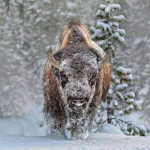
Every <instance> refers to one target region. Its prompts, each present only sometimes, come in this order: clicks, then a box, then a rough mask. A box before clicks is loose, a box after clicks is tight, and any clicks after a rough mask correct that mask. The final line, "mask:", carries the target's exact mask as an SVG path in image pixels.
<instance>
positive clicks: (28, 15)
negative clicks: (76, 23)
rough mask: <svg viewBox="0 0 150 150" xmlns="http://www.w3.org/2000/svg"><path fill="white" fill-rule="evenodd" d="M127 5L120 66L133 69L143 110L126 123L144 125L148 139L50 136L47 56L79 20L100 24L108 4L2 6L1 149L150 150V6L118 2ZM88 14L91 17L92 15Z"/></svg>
mask: <svg viewBox="0 0 150 150" xmlns="http://www.w3.org/2000/svg"><path fill="white" fill-rule="evenodd" d="M114 2H116V3H119V4H120V5H121V6H122V12H121V13H123V15H124V16H125V17H126V22H125V23H124V24H123V28H124V29H125V30H126V32H127V36H126V42H125V44H124V45H121V46H120V45H117V51H116V60H117V64H118V65H122V66H124V67H127V68H128V67H129V68H131V69H132V74H133V78H134V81H133V84H132V89H134V91H135V94H136V97H137V98H138V99H140V100H142V102H143V106H142V110H141V111H139V112H134V113H133V114H131V115H129V116H125V117H124V119H125V120H130V121H134V122H136V123H137V124H143V125H144V126H145V127H146V129H147V136H146V137H130V136H125V135H124V134H123V133H122V132H121V131H120V130H119V129H118V128H117V127H114V126H112V125H105V126H104V127H103V129H102V130H101V133H92V134H91V135H90V137H89V138H88V139H87V140H85V141H70V140H67V139H64V137H62V136H61V135H49V134H47V127H46V124H45V121H44V117H43V113H42V107H43V92H42V71H43V67H44V63H45V60H46V51H47V49H48V48H49V46H50V45H55V44H56V42H57V41H58V37H59V35H60V33H61V31H62V29H63V28H64V26H65V25H66V23H67V22H68V21H69V20H70V19H71V18H73V17H76V18H78V19H80V20H82V21H83V22H84V23H86V24H87V25H88V26H89V27H90V26H91V25H94V23H95V22H94V21H95V12H96V11H97V8H98V6H99V4H101V3H105V1H104V0H92V1H91V0H86V1H84V0H76V1H73V0H64V1H61V0H43V1H34V0H28V1H25V0H2V1H0V150H1V149H10V150H13V149H24V150H25V149H26V150H27V149H36V150H37V149H68V150H69V149H70V150H74V149H128V150H132V149H136V150H149V149H150V138H149V136H148V135H149V131H150V126H149V124H150V88H149V87H150V17H149V16H150V9H149V8H150V1H149V0H142V1H141V0H131V1H130V0H122V1H119V0H114ZM87 14H88V15H87Z"/></svg>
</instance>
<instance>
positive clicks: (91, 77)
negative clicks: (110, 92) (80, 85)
mask: <svg viewBox="0 0 150 150" xmlns="http://www.w3.org/2000/svg"><path fill="white" fill-rule="evenodd" d="M95 79H96V73H93V74H91V76H90V78H89V84H90V85H91V86H93V85H94V83H95Z"/></svg>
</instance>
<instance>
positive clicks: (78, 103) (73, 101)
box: [68, 97, 88, 112]
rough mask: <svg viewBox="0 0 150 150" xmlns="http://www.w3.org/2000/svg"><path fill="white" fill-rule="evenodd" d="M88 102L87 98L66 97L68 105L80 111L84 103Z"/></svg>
mask: <svg viewBox="0 0 150 150" xmlns="http://www.w3.org/2000/svg"><path fill="white" fill-rule="evenodd" d="M87 102H88V98H75V97H69V98H68V106H69V108H71V109H72V110H73V111H76V112H80V111H81V110H82V109H85V107H86V104H87Z"/></svg>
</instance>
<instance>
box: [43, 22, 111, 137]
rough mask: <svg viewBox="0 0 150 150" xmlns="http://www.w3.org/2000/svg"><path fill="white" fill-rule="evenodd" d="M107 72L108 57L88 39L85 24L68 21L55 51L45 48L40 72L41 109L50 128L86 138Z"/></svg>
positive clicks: (105, 85)
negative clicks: (41, 78) (41, 80)
mask: <svg viewBox="0 0 150 150" xmlns="http://www.w3.org/2000/svg"><path fill="white" fill-rule="evenodd" d="M110 75H111V70H110V63H109V59H108V58H107V55H105V53H104V51H103V50H102V49H101V48H99V47H98V46H97V45H96V44H95V43H94V42H93V41H92V40H91V38H90V35H89V33H88V30H87V28H86V26H85V25H84V24H83V23H81V22H80V21H78V20H72V21H70V22H69V24H68V25H67V27H66V28H65V30H64V32H63V33H62V34H61V36H60V41H59V45H58V46H57V47H56V49H55V51H52V50H51V49H50V50H49V53H48V57H47V61H46V64H45V68H44V72H43V89H44V98H45V103H44V113H45V117H46V120H47V124H48V125H49V129H50V131H51V132H62V133H64V134H65V136H66V137H67V138H69V139H86V138H87V137H88V135H89V132H90V130H91V125H92V121H93V118H94V115H95V111H96V109H97V107H98V106H99V104H100V101H101V100H104V99H105V96H106V94H107V91H108V89H109V84H110Z"/></svg>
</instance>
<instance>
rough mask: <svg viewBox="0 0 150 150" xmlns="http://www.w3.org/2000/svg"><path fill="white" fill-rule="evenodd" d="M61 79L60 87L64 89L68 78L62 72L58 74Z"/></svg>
mask: <svg viewBox="0 0 150 150" xmlns="http://www.w3.org/2000/svg"><path fill="white" fill-rule="evenodd" d="M60 77H61V86H62V87H63V88H64V87H65V85H66V83H67V82H68V77H67V76H66V74H64V73H63V72H60Z"/></svg>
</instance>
